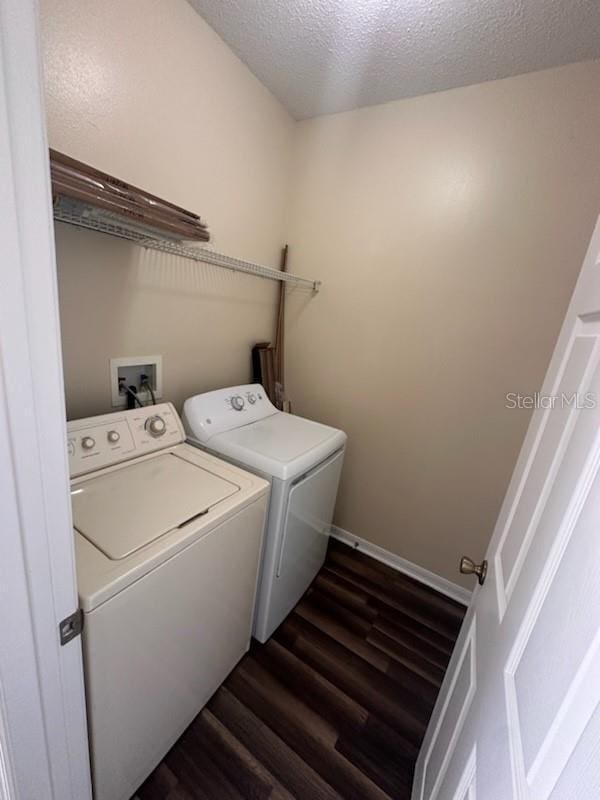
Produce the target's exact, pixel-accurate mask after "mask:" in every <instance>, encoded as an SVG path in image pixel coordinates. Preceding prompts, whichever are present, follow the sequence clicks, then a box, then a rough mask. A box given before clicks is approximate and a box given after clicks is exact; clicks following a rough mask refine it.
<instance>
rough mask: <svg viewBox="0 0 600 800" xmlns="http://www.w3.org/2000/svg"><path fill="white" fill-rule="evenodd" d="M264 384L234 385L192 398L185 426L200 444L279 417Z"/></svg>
mask: <svg viewBox="0 0 600 800" xmlns="http://www.w3.org/2000/svg"><path fill="white" fill-rule="evenodd" d="M279 413H280V412H279V411H278V410H277V409H276V408H275V406H274V405H273V404H272V403H271V401H270V400H269V398H268V397H267V393H266V392H265V390H264V389H263V387H262V386H261V385H260V383H251V384H246V385H245V386H230V387H229V388H227V389H217V390H216V391H214V392H205V393H204V394H197V395H194V397H189V398H188V399H187V400H186V401H185V403H184V404H183V424H184V426H185V429H186V431H187V432H188V434H189V435H190V436H191V437H192V438H194V439H197V440H198V441H200V442H203V443H204V442H207V441H208V440H209V439H211V438H212V437H213V436H216V434H218V433H223V431H230V430H233V428H240V427H242V426H243V425H248V424H249V423H250V422H257V421H258V420H259V419H264V418H265V417H270V416H271V415H272V414H279Z"/></svg>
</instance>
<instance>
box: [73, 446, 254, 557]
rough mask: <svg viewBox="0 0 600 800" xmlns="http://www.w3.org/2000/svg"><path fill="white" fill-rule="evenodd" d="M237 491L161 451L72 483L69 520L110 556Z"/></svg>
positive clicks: (131, 550)
mask: <svg viewBox="0 0 600 800" xmlns="http://www.w3.org/2000/svg"><path fill="white" fill-rule="evenodd" d="M238 491H240V487H239V486H237V485H236V484H234V483H231V482H230V481H227V480H225V479H224V478H220V477H217V476H216V475H214V474H213V473H212V472H209V471H208V470H206V469H202V467H199V466H197V465H196V464H192V463H191V462H190V461H186V460H185V459H183V458H181V457H180V456H177V455H175V454H174V453H164V454H163V455H158V456H154V457H153V458H149V459H145V460H144V461H138V462H136V463H134V464H130V465H129V466H126V467H121V468H118V469H115V470H113V471H111V472H106V473H104V474H103V475H99V476H98V477H96V478H91V479H90V480H89V481H83V482H82V483H78V484H77V485H76V486H75V487H74V488H73V489H72V490H71V499H72V505H73V525H74V527H75V528H76V529H77V530H78V531H79V532H80V533H81V534H82V535H83V536H85V538H86V539H88V541H90V542H91V543H92V544H93V545H95V546H96V547H97V548H98V549H99V550H101V551H102V552H103V553H104V555H106V556H107V557H108V558H110V559H112V560H116V559H120V558H125V557H126V556H129V555H131V554H132V553H135V551H136V550H139V549H140V548H141V547H144V545H147V544H148V543H149V542H152V541H154V540H155V539H158V538H159V537H160V536H163V534H165V533H168V532H169V531H171V530H173V529H174V528H178V527H183V525H185V524H186V522H190V521H191V520H192V519H194V518H195V517H198V516H201V515H202V514H205V513H206V512H207V511H208V510H209V509H210V508H211V507H212V506H215V505H216V504H217V503H220V502H221V501H222V500H224V499H225V498H227V497H230V496H231V495H232V494H235V492H238Z"/></svg>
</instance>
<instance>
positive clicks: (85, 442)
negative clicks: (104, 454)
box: [81, 436, 96, 450]
mask: <svg viewBox="0 0 600 800" xmlns="http://www.w3.org/2000/svg"><path fill="white" fill-rule="evenodd" d="M81 446H82V447H83V449H84V450H91V449H92V448H94V447H95V446H96V440H95V439H92V437H91V436H84V437H83V439H82V440H81Z"/></svg>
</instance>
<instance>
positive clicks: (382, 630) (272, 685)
mask: <svg viewBox="0 0 600 800" xmlns="http://www.w3.org/2000/svg"><path fill="white" fill-rule="evenodd" d="M464 612H465V608H464V607H463V606H461V605H460V604H459V603H457V602H455V601H453V600H450V599H449V598H447V597H445V596H444V595H442V594H440V593H439V592H436V591H434V590H433V589H430V588H429V587H427V586H424V585H423V584H420V583H418V582H417V581H415V580H413V579H411V578H409V577H407V576H405V575H402V574H401V573H399V572H397V571H396V570H394V569H392V568H391V567H389V566H387V565H385V564H380V563H379V562H377V561H375V560H373V559H372V558H369V557H368V556H366V555H364V554H363V553H360V552H358V551H356V550H352V549H351V548H349V547H348V546H347V545H344V544H342V543H340V542H337V541H335V540H331V542H330V546H329V551H328V555H327V560H326V562H325V564H324V565H323V568H322V570H321V572H320V573H319V575H318V576H317V578H316V579H315V581H314V582H313V584H312V586H311V587H310V588H309V590H308V591H307V593H306V594H305V595H304V597H303V598H302V600H301V601H300V603H298V605H297V606H296V608H295V609H294V610H293V612H292V613H291V614H290V615H289V617H288V618H287V619H286V620H285V621H284V623H283V624H282V625H281V626H280V627H279V628H278V630H277V631H276V632H275V634H274V635H273V637H272V638H271V639H270V640H269V641H268V642H267V643H266V644H264V645H260V644H258V643H257V642H253V644H252V647H251V648H250V651H249V652H248V654H247V655H246V656H245V657H244V658H243V659H242V660H241V661H240V663H239V664H238V665H237V667H236V668H235V669H234V670H233V672H232V673H231V674H230V675H229V677H228V678H227V680H226V681H225V683H224V684H223V686H221V688H220V689H218V690H217V692H216V693H215V694H214V695H213V697H212V698H211V700H210V701H209V703H208V704H207V706H206V707H205V708H204V709H203V710H202V711H201V712H200V713H199V714H198V716H197V717H196V719H195V720H194V722H193V723H192V724H191V725H190V726H189V728H188V729H187V730H186V731H185V732H184V734H183V735H182V736H181V738H180V739H179V740H178V741H177V742H176V744H175V745H174V747H173V748H172V749H171V750H170V751H169V753H167V755H166V756H165V758H164V759H163V761H162V762H161V763H160V764H159V765H158V767H157V768H156V769H155V770H154V772H153V773H152V774H151V775H150V776H149V777H148V779H147V780H146V781H145V782H144V783H143V784H142V786H140V788H139V789H138V791H137V792H136V795H135V797H134V800H240V798H241V799H242V800H294V799H296V800H390V799H393V800H409V799H410V791H411V784H412V777H413V772H414V766H415V762H416V759H417V755H418V752H419V747H420V744H421V741H422V739H423V736H424V734H425V730H426V727H427V723H428V721H429V717H430V715H431V712H432V710H433V706H434V703H435V699H436V697H437V693H438V691H439V687H440V685H441V682H442V679H443V677H444V673H445V670H446V667H447V664H448V661H449V659H450V655H451V653H452V648H453V646H454V643H455V641H456V637H457V636H458V631H459V629H460V625H461V623H462V619H463V616H464Z"/></svg>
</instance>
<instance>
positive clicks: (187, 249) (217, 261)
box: [54, 198, 321, 292]
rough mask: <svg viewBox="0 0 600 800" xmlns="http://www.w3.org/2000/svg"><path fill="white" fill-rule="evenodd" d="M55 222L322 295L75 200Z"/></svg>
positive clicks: (303, 281)
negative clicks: (156, 233) (168, 237)
mask: <svg viewBox="0 0 600 800" xmlns="http://www.w3.org/2000/svg"><path fill="white" fill-rule="evenodd" d="M54 219H55V220H56V221H57V222H66V223H67V224H69V225H76V226H78V227H80V228H87V229H88V230H93V231H99V232H100V233H106V234H108V235H109V236H115V237H117V238H119V239H125V240H127V241H129V242H135V243H136V244H138V245H140V246H141V247H145V248H147V249H149V250H158V251H159V252H161V253H169V254H170V255H173V256H179V257H180V258H187V259H190V260H192V261H201V262H203V263H205V264H212V265H213V266H216V267H223V268H224V269H229V270H233V271H234V272H244V273H246V274H247V275H255V276H256V277H258V278H267V279H269V280H272V281H283V282H285V283H286V284H290V285H292V286H301V287H303V288H307V289H310V290H311V291H313V292H318V291H319V287H320V285H321V281H315V280H311V279H310V278H302V277H300V276H299V275H292V274H291V273H289V272H281V271H280V270H277V269H272V268H271V267H265V266H263V265H262V264H254V263H253V262H252V261H243V260H242V259H240V258H233V257H231V256H226V255H224V254H223V253H217V252H216V251H215V250H209V249H208V248H205V247H200V246H195V247H194V246H191V245H186V244H182V243H181V242H178V241H177V240H174V239H173V240H172V239H165V238H162V237H159V236H158V235H154V234H153V233H152V232H150V231H149V230H148V229H147V228H146V229H145V228H144V227H143V226H141V225H136V224H135V223H129V222H127V221H124V220H122V219H121V218H117V217H116V216H114V217H113V215H112V214H108V213H106V212H103V213H98V209H96V208H94V207H93V206H89V205H86V204H83V203H77V202H73V201H71V200H69V201H68V202H63V199H62V198H60V200H59V202H58V203H56V204H55V206H54Z"/></svg>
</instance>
